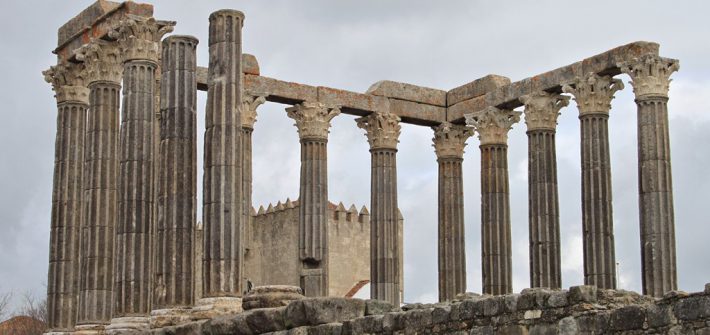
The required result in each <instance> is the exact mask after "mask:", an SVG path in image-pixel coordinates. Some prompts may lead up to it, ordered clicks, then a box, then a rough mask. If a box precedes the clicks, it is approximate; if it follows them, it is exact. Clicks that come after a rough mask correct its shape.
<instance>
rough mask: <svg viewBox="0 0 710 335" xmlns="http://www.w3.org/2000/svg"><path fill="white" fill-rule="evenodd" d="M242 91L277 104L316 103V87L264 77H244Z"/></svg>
mask: <svg viewBox="0 0 710 335" xmlns="http://www.w3.org/2000/svg"><path fill="white" fill-rule="evenodd" d="M198 76H199V73H198ZM244 90H245V91H246V92H249V93H250V94H254V95H256V94H268V97H267V100H268V101H274V102H279V103H287V104H294V103H300V102H302V101H318V89H317V88H316V87H313V86H309V85H303V84H298V83H291V82H286V81H281V80H278V79H273V78H269V77H264V76H255V75H249V74H247V75H244Z"/></svg>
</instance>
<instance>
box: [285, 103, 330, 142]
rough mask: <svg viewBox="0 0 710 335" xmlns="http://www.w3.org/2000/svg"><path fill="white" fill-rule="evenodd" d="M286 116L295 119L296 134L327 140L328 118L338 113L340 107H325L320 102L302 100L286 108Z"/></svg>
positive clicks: (301, 136)
mask: <svg viewBox="0 0 710 335" xmlns="http://www.w3.org/2000/svg"><path fill="white" fill-rule="evenodd" d="M286 113H287V114H288V117H290V118H292V119H294V120H296V124H295V126H296V127H297V128H298V136H299V137H300V138H301V139H302V140H303V139H321V140H327V139H328V133H329V132H330V131H329V129H330V120H332V119H333V118H334V117H336V116H337V115H338V114H340V107H326V106H325V105H324V104H322V103H320V102H308V101H304V102H303V103H300V104H298V105H295V106H293V107H289V108H286Z"/></svg>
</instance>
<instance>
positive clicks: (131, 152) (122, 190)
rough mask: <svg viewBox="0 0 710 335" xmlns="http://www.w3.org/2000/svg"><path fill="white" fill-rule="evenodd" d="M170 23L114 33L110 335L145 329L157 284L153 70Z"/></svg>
mask: <svg viewBox="0 0 710 335" xmlns="http://www.w3.org/2000/svg"><path fill="white" fill-rule="evenodd" d="M170 31H172V25H169V24H166V23H163V22H157V21H155V19H152V18H150V19H143V18H129V19H127V20H125V21H122V22H121V25H120V26H119V27H118V28H117V29H116V30H115V31H113V32H112V33H111V35H112V36H113V37H115V38H117V39H118V43H119V46H120V48H121V55H122V56H123V112H122V117H121V129H120V143H119V148H120V156H119V159H120V166H119V176H118V222H117V226H116V241H115V243H116V251H115V252H116V253H115V264H116V265H115V269H116V270H115V277H114V278H115V284H114V285H115V286H114V310H113V319H112V320H111V326H110V327H109V333H111V332H117V331H119V330H125V329H145V328H147V326H148V321H149V318H148V317H149V313H150V309H151V294H152V285H151V284H152V282H153V264H152V258H153V254H152V243H153V240H152V231H153V229H154V226H153V197H154V188H153V187H154V185H155V183H154V182H153V176H154V175H153V160H154V157H153V154H154V148H155V143H154V141H155V139H154V137H153V135H154V123H153V120H154V117H155V114H156V111H155V94H156V91H155V86H156V85H155V83H156V79H155V72H156V69H157V67H158V60H159V58H160V51H159V49H160V46H159V42H160V39H161V38H162V36H163V35H164V34H165V33H168V32H170Z"/></svg>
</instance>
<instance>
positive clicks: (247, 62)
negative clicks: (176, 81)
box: [196, 54, 259, 92]
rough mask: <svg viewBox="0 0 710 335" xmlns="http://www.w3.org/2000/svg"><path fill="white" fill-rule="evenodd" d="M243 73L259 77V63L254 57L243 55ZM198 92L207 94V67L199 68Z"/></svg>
mask: <svg viewBox="0 0 710 335" xmlns="http://www.w3.org/2000/svg"><path fill="white" fill-rule="evenodd" d="M242 72H243V73H244V74H251V75H256V76H258V75H259V62H258V61H257V60H256V57H255V56H254V55H250V54H242ZM196 75H197V90H198V91H205V92H207V67H205V66H198V67H197V74H196Z"/></svg>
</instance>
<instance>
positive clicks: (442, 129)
mask: <svg viewBox="0 0 710 335" xmlns="http://www.w3.org/2000/svg"><path fill="white" fill-rule="evenodd" d="M433 129H434V138H432V141H434V151H436V157H438V158H444V157H447V158H463V153H464V151H463V149H464V148H465V147H466V140H467V139H468V138H469V137H471V136H472V135H473V133H474V131H473V128H471V127H466V126H463V125H454V124H451V123H449V122H444V123H442V124H440V125H438V126H436V127H433Z"/></svg>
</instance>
